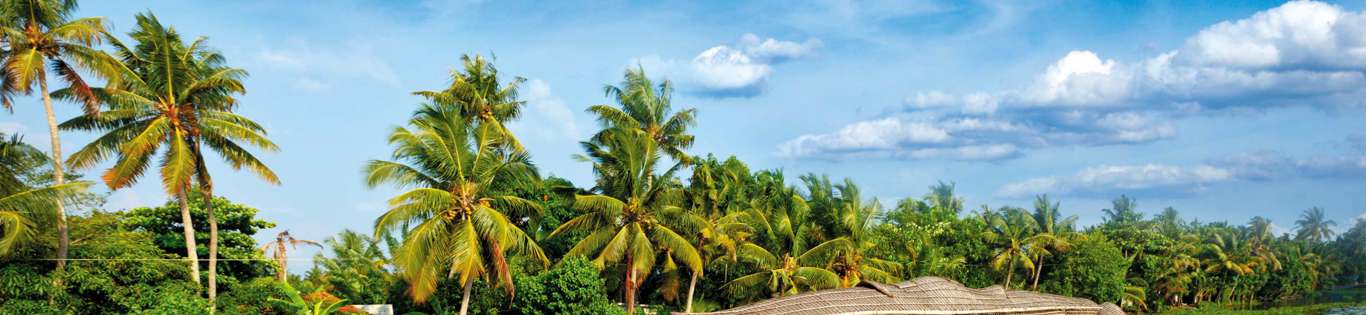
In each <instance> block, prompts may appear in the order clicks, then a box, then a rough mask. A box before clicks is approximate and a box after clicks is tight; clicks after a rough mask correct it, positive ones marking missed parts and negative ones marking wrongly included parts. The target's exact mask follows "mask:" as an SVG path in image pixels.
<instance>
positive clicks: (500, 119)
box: [413, 55, 526, 151]
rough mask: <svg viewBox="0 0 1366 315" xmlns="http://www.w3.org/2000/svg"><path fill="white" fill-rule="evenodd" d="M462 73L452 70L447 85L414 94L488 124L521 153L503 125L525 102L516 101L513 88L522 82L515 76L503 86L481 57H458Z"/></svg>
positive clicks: (518, 145)
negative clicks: (458, 110) (435, 89)
mask: <svg viewBox="0 0 1366 315" xmlns="http://www.w3.org/2000/svg"><path fill="white" fill-rule="evenodd" d="M460 62H461V64H462V65H463V66H464V71H452V73H451V83H450V85H449V86H447V87H446V88H445V89H444V90H440V91H417V92H413V94H414V95H418V96H422V97H423V98H426V99H427V100H428V101H429V102H431V103H433V104H438V105H442V106H453V107H456V108H459V109H460V116H461V117H464V119H466V120H469V121H471V122H477V123H476V124H488V125H492V126H493V129H494V130H497V131H498V132H499V133H502V134H503V136H504V139H506V141H507V143H506V144H507V145H508V146H509V147H512V148H513V149H515V150H517V151H522V150H523V148H522V144H521V143H520V142H518V141H517V138H516V137H513V136H512V132H511V131H508V129H507V127H505V126H504V125H503V123H505V122H508V121H511V120H514V119H517V117H518V116H520V115H521V113H522V106H525V105H526V102H525V101H522V100H519V99H518V98H517V88H518V87H519V86H521V84H522V82H526V79H524V78H522V77H515V78H513V79H512V80H511V81H508V82H507V84H506V85H504V84H503V83H502V82H499V81H498V68H495V67H494V66H493V62H491V61H489V60H488V59H485V58H484V57H483V56H478V55H475V56H474V57H470V55H463V56H460Z"/></svg>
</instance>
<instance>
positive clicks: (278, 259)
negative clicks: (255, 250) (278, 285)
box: [261, 230, 323, 282]
mask: <svg viewBox="0 0 1366 315" xmlns="http://www.w3.org/2000/svg"><path fill="white" fill-rule="evenodd" d="M299 244H303V245H313V246H317V247H318V249H322V248H323V245H322V244H318V242H314V241H310V240H301V239H297V238H294V236H293V235H289V230H284V231H280V233H276V234H275V240H274V241H271V242H269V243H266V244H265V245H262V246H261V252H263V253H269V252H271V251H272V250H273V251H274V253H275V254H273V255H271V256H270V257H271V258H274V259H275V264H276V265H278V266H279V267H277V268H276V269H275V280H277V281H280V282H285V275H288V274H289V269H288V268H289V249H298V248H299ZM285 246H289V248H285Z"/></svg>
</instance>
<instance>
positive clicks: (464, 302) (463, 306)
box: [460, 279, 474, 315]
mask: <svg viewBox="0 0 1366 315" xmlns="http://www.w3.org/2000/svg"><path fill="white" fill-rule="evenodd" d="M472 288H474V279H469V280H468V281H466V282H465V297H463V298H461V299H460V315H465V313H466V312H469V310H470V289H472Z"/></svg>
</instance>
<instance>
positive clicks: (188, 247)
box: [176, 184, 201, 285]
mask: <svg viewBox="0 0 1366 315" xmlns="http://www.w3.org/2000/svg"><path fill="white" fill-rule="evenodd" d="M186 186H189V185H188V184H186ZM183 189H184V190H189V187H184V188H183ZM184 190H182V191H181V192H179V193H177V194H176V199H178V200H180V225H181V227H182V228H183V230H184V233H185V260H186V261H188V262H189V263H190V279H192V280H194V284H196V285H198V284H201V283H200V282H199V252H198V250H196V248H195V242H194V220H192V219H191V218H190V199H189V198H190V196H189V194H187V193H186V191H184Z"/></svg>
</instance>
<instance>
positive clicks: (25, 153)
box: [0, 133, 90, 257]
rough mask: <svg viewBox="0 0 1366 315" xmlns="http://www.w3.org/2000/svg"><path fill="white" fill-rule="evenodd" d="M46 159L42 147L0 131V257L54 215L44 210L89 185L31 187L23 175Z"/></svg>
mask: <svg viewBox="0 0 1366 315" xmlns="http://www.w3.org/2000/svg"><path fill="white" fill-rule="evenodd" d="M45 159H46V158H45V157H43V152H42V151H39V150H38V149H35V148H33V147H32V146H29V145H28V144H25V143H24V142H23V141H21V140H20V138H19V136H18V135H14V136H8V137H7V136H6V135H5V134H4V133H0V257H4V256H6V255H8V254H9V253H10V251H12V250H13V249H14V248H15V247H16V246H17V245H20V244H23V243H25V242H27V241H30V240H32V238H33V236H34V233H35V232H36V229H37V226H36V225H37V223H38V222H46V221H47V220H46V219H51V218H52V217H53V216H52V215H51V214H49V213H47V212H46V211H45V210H47V209H55V208H56V206H57V204H59V203H61V200H62V199H63V197H67V196H71V195H73V194H74V193H76V192H79V191H81V190H83V189H85V188H86V187H88V186H90V183H89V182H84V181H74V182H70V183H65V184H61V185H52V186H47V187H38V188H34V187H30V185H29V184H28V183H25V182H24V177H25V176H26V175H28V174H29V173H31V172H33V169H34V168H37V167H38V165H40V164H42V163H43V160H45ZM53 214H55V213H53Z"/></svg>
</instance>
